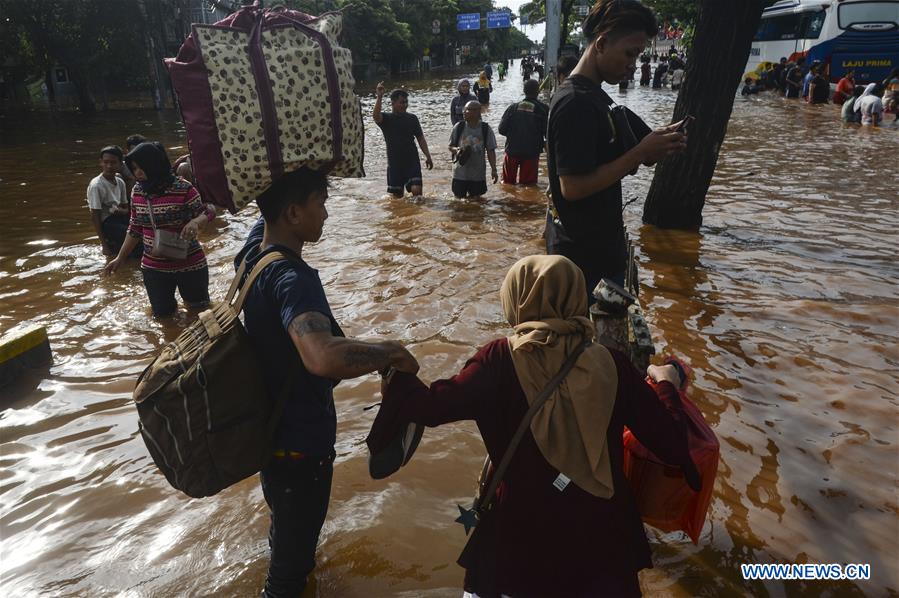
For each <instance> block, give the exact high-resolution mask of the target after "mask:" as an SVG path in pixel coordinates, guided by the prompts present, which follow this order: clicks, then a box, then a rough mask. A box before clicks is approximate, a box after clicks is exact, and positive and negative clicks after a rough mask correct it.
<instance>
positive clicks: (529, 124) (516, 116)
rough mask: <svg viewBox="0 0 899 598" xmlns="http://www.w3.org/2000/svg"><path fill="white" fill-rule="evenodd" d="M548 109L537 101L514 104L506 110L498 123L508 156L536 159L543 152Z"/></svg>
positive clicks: (526, 100) (523, 101)
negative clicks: (504, 139)
mask: <svg viewBox="0 0 899 598" xmlns="http://www.w3.org/2000/svg"><path fill="white" fill-rule="evenodd" d="M548 118H549V108H547V106H546V104H544V103H543V102H541V101H540V100H537V99H527V98H525V99H524V100H522V101H520V102H516V103H514V104H512V105H511V106H509V107H508V108H506V111H505V112H504V113H503V117H502V119H501V120H500V122H499V132H500V135H505V136H506V153H507V154H509V155H510V156H516V157H524V158H536V157H537V156H539V155H540V153H541V152H542V151H543V139H544V138H545V137H546V121H547V119H548Z"/></svg>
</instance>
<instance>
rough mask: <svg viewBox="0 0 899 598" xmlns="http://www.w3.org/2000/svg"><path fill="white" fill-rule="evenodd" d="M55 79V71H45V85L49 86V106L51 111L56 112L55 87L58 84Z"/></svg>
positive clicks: (50, 69) (49, 69)
mask: <svg viewBox="0 0 899 598" xmlns="http://www.w3.org/2000/svg"><path fill="white" fill-rule="evenodd" d="M54 79H55V77H54V76H53V69H52V68H48V69H47V70H46V71H44V85H46V86H47V104H48V105H49V106H50V111H51V112H52V111H54V110H56V108H57V106H56V88H55V87H54V85H55V84H56V83H55V81H54Z"/></svg>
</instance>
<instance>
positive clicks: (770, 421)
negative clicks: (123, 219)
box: [0, 65, 899, 597]
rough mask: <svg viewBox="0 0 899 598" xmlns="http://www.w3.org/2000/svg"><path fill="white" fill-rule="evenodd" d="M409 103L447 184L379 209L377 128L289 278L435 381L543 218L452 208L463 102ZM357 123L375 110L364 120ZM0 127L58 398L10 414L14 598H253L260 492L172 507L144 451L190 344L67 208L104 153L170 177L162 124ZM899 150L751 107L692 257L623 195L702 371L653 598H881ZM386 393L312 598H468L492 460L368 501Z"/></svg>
mask: <svg viewBox="0 0 899 598" xmlns="http://www.w3.org/2000/svg"><path fill="white" fill-rule="evenodd" d="M516 74H517V65H516V68H514V69H513V70H512V73H511V75H510V77H509V78H508V79H507V80H506V81H505V82H497V84H496V90H495V92H494V94H493V103H492V105H491V106H490V108H489V109H488V110H487V111H486V113H485V118H486V120H487V121H488V122H490V123H491V124H492V125H493V126H494V127H496V125H497V124H498V122H499V118H500V116H501V114H502V110H503V109H504V108H505V106H506V105H507V104H508V103H509V102H511V101H513V100H515V99H517V98H518V95H519V92H520V78H519V77H517V76H515V75H516ZM407 85H408V86H409V87H410V88H411V89H412V91H413V93H412V96H411V101H410V110H411V111H412V112H414V113H416V114H418V116H419V118H420V119H421V122H422V125H423V127H424V130H425V134H426V137H427V140H428V142H429V144H430V146H431V150H432V153H433V155H434V157H435V163H436V166H435V169H434V170H433V171H431V172H426V173H425V177H424V180H425V194H426V195H425V197H424V198H423V199H422V200H420V201H412V200H410V199H408V198H406V199H399V200H397V199H389V198H386V197H385V186H386V183H385V168H386V163H385V154H384V142H383V137H382V135H381V133H380V131H379V130H378V129H377V128H376V127H375V126H374V124H373V123H372V121H371V119H370V117H369V116H366V133H367V150H366V169H367V171H368V178H366V179H359V180H338V181H334V185H333V188H332V191H331V199H330V201H329V209H330V212H331V217H330V219H329V220H328V221H327V223H326V227H325V234H324V238H323V239H322V240H321V241H320V242H319V243H318V244H316V245H313V246H310V247H309V248H308V249H307V253H306V258H307V260H308V261H309V262H310V263H311V264H313V265H314V266H315V267H317V268H318V269H319V270H320V271H321V274H322V280H323V281H324V283H325V286H326V289H327V293H328V296H329V299H330V301H331V304H332V307H333V309H334V312H335V314H336V315H337V317H338V319H339V320H340V321H341V324H342V325H343V328H344V330H345V331H346V332H347V333H348V334H351V335H354V336H360V337H367V338H385V339H386V338H395V339H400V340H402V341H403V342H405V343H408V345H409V346H410V347H411V350H412V351H413V353H415V355H416V356H417V357H418V358H419V360H420V361H421V364H422V376H423V378H425V379H427V380H433V379H436V378H439V377H444V376H447V375H450V374H452V373H454V372H456V371H457V370H458V369H459V368H460V367H461V365H462V364H463V363H464V361H465V359H466V358H467V357H468V356H469V355H471V354H472V353H473V352H474V351H475V350H476V348H477V347H478V346H480V345H481V344H483V343H484V342H486V341H487V340H489V339H491V338H494V337H496V336H499V335H503V334H505V332H506V327H505V324H504V322H503V318H502V315H501V312H500V308H499V300H498V290H499V285H500V282H501V280H502V277H503V275H504V273H505V271H506V269H507V268H508V267H509V266H510V265H511V264H512V263H513V262H514V261H515V260H516V259H517V258H519V257H522V256H524V255H528V254H532V253H538V252H541V251H542V244H541V239H540V232H541V229H542V218H543V213H544V203H543V202H544V200H543V197H542V195H541V194H540V192H539V191H538V190H536V189H515V188H510V187H504V186H501V185H492V186H491V187H490V190H489V192H488V193H487V195H486V196H485V198H484V199H483V200H482V201H457V200H455V199H453V198H452V197H451V194H450V192H449V187H450V184H449V183H450V176H451V174H450V173H451V171H450V162H449V158H448V154H447V152H446V151H445V147H446V145H447V140H448V135H449V119H448V115H447V105H448V102H449V99H450V94H451V91H452V88H453V85H452V83H451V82H450V80H449V79H446V80H443V79H432V80H429V81H412V82H408V83H407ZM609 90H610V93H611V95H612V96H613V97H614V98H615V99H616V100H617V101H619V102H620V103H626V104H627V105H629V106H631V107H632V108H634V109H635V110H636V111H637V112H638V113H639V114H641V115H642V116H643V117H644V119H646V120H647V121H648V122H649V123H650V124H651V125H662V124H665V123H667V122H668V120H669V119H670V116H671V111H672V108H673V105H674V100H675V98H674V95H673V94H672V93H671V92H667V91H650V90H646V89H636V90H630V91H629V92H627V94H619V93H618V91H617V89H616V90H612V89H611V88H609ZM371 106H372V97H371V94H370V92H367V93H366V98H365V100H364V108H365V111H366V114H367V115H368V114H369V112H370V109H371ZM697 116H698V117H700V118H701V117H702V115H697ZM0 126H2V148H0V179H2V180H0V328H2V329H3V330H7V329H9V328H11V327H13V326H15V325H17V324H22V323H35V324H41V325H44V326H46V327H47V329H48V330H49V334H50V338H51V342H52V346H53V351H54V355H55V362H54V364H53V366H52V368H50V369H49V370H48V371H45V372H38V373H35V374H32V375H30V376H27V377H25V378H24V379H23V380H21V381H20V382H19V383H17V384H16V385H14V386H12V387H7V388H4V389H3V390H2V391H0V394H2V400H3V403H2V406H0V408H2V409H3V410H2V412H0V451H2V452H0V464H2V467H0V480H2V481H0V535H2V549H0V550H2V555H0V584H2V593H3V594H4V595H17V596H27V595H38V594H41V595H59V596H87V595H91V596H107V595H122V596H175V595H220V596H238V595H253V594H255V593H256V592H257V591H258V590H259V589H260V588H261V585H262V583H263V581H264V578H265V572H266V567H267V563H268V559H267V546H266V541H265V536H266V529H267V509H266V507H265V505H264V502H263V500H262V495H261V492H260V489H259V486H258V481H257V480H256V479H255V478H254V479H249V480H246V481H244V482H243V483H240V484H238V485H236V486H234V487H232V488H229V489H228V490H226V491H224V492H222V493H221V494H220V495H219V496H216V497H214V498H210V499H205V500H188V499H186V498H184V497H182V496H179V495H178V494H176V493H175V492H174V491H172V490H171V489H170V488H169V487H168V486H167V485H166V483H165V480H164V478H163V477H162V476H161V475H160V474H158V473H157V471H156V470H155V468H154V466H153V464H152V462H151V461H150V459H149V457H148V455H147V452H146V450H145V448H144V446H143V443H142V442H141V440H140V438H139V437H138V435H137V427H136V413H135V410H134V408H133V407H132V404H131V402H130V392H131V390H132V388H133V384H134V381H135V379H136V377H137V375H138V374H139V373H140V371H141V370H142V368H143V367H144V366H145V365H146V364H147V362H148V360H149V359H150V358H151V357H152V356H153V354H154V353H155V352H156V351H157V349H158V348H159V346H160V345H161V344H162V343H163V342H165V341H166V340H168V339H172V338H174V337H175V336H176V335H177V334H178V331H179V330H180V329H181V328H182V327H183V326H185V325H186V324H187V322H189V318H190V317H191V316H190V315H189V314H187V313H186V312H184V311H182V312H181V313H180V314H179V315H178V316H177V317H176V318H174V319H173V320H169V321H165V322H160V321H155V320H153V319H152V318H151V317H149V315H148V311H147V300H146V297H145V293H144V289H143V287H142V285H141V281H140V275H139V271H138V269H137V268H136V266H135V265H133V264H132V265H129V266H128V267H124V268H122V269H121V270H120V272H119V273H117V274H116V275H115V276H114V277H112V278H109V279H103V278H101V277H100V270H101V268H102V266H103V262H104V260H103V256H102V254H101V253H100V250H99V247H98V244H97V242H96V239H95V238H94V236H93V235H94V233H93V231H92V228H91V225H90V222H89V218H88V211H87V209H86V206H85V202H84V195H85V192H84V190H85V187H86V185H87V183H88V181H89V180H90V178H91V177H93V176H95V175H96V174H97V172H98V167H97V159H96V155H95V154H96V151H97V150H98V148H100V147H102V146H103V145H106V144H109V143H116V142H117V143H123V142H124V138H125V136H126V135H128V134H130V133H135V132H140V133H143V134H145V135H147V136H149V137H151V138H158V139H160V140H161V141H162V142H163V143H165V144H166V145H167V146H168V147H169V148H170V151H171V154H172V155H173V157H174V156H175V155H177V154H179V153H180V152H181V151H182V150H183V148H184V146H185V135H184V129H183V127H182V125H181V124H180V120H179V118H178V115H177V114H176V113H175V112H171V111H169V112H151V111H119V112H110V113H106V114H101V115H98V116H95V117H90V118H86V117H81V116H75V115H59V116H56V117H55V118H54V117H51V116H49V115H34V116H28V117H22V118H19V117H17V118H11V117H5V118H3V119H2V120H0ZM897 150H899V132H897V131H896V130H895V129H890V128H888V127H885V128H882V129H877V130H873V129H861V128H859V127H858V126H847V125H842V124H840V122H839V115H838V111H837V109H836V107H834V106H805V105H800V104H798V103H796V102H794V101H785V100H783V99H780V98H774V97H759V98H751V99H749V100H744V99H742V98H740V99H738V100H737V102H736V105H735V108H734V115H733V119H732V121H731V123H730V126H729V131H728V136H727V139H726V141H725V143H724V146H723V148H722V150H721V158H720V161H719V164H718V170H717V173H716V176H715V180H714V181H713V184H712V187H711V189H710V190H709V195H708V199H707V203H706V206H705V211H704V216H705V224H704V226H703V227H702V229H701V230H700V231H699V232H698V233H687V232H670V231H668V232H666V231H661V230H656V229H653V228H651V227H646V226H643V225H642V224H641V222H640V215H641V210H642V198H643V197H644V196H645V193H646V190H647V189H648V185H649V182H650V180H651V176H652V172H651V170H648V169H645V168H643V169H641V170H640V172H639V174H638V175H637V176H635V177H630V178H628V179H627V181H626V183H625V199H630V198H638V201H637V202H636V203H634V204H632V205H630V206H628V207H627V208H626V209H625V212H626V224H627V228H628V230H629V232H630V234H631V236H632V238H633V239H634V240H635V243H636V245H637V252H638V256H639V260H640V265H641V274H640V280H641V283H642V285H643V296H642V299H643V302H644V306H645V310H646V313H647V316H648V320H649V322H650V325H651V326H652V329H653V332H654V334H655V343H656V348H657V351H658V353H659V354H664V353H668V352H673V353H676V354H679V355H681V356H683V357H684V358H685V359H686V360H687V361H688V362H689V363H690V364H692V366H693V367H694V369H695V372H696V379H695V384H694V388H693V391H692V397H693V399H694V401H695V402H696V403H697V404H698V405H699V406H700V408H701V409H702V410H703V412H704V413H705V414H706V417H707V418H708V421H709V422H710V424H711V425H712V427H713V428H714V430H715V432H716V433H717V435H718V437H719V439H720V441H721V465H720V469H719V474H718V479H717V482H716V486H715V492H714V496H713V502H712V506H711V510H710V512H709V517H708V521H707V523H706V526H705V528H704V530H703V533H702V539H701V542H700V544H699V546H693V545H692V544H691V543H690V541H689V540H688V539H687V538H686V537H685V536H684V535H682V534H679V533H673V534H662V533H660V532H658V531H655V530H652V529H651V528H647V533H648V536H649V538H650V541H651V544H652V547H653V552H654V561H655V565H656V566H655V568H654V569H652V570H648V571H644V572H643V573H642V574H641V584H642V587H643V590H644V592H646V593H647V594H648V595H662V596H666V595H670V596H690V595H707V596H711V595H716V596H717V595H742V594H752V595H761V596H764V595H771V596H782V595H790V596H796V595H803V596H805V595H808V596H817V595H822V594H825V595H833V596H836V595H841V596H842V595H863V594H864V595H873V596H879V595H896V592H897V590H899V549H897V547H896V541H897V538H899V512H897V480H899V451H897V442H899V434H897V423H899V421H897V420H899V410H897V403H896V399H895V398H894V393H895V389H896V388H897V378H899V366H897V364H899V350H897V346H899V343H897V341H899V312H897V295H899V290H897V286H896V280H897V279H899V265H897V260H896V247H897V240H899V239H897V235H896V230H897V226H899V217H897V203H899V202H897V187H899V181H897V178H896V173H895V170H894V169H895V156H896V155H897ZM500 156H501V152H500ZM545 181H546V178H545V169H543V168H542V169H541V185H543V184H544V183H545ZM256 216H257V214H256V212H255V208H251V209H247V210H246V211H244V212H241V213H240V214H238V215H236V216H230V215H225V216H224V217H222V218H221V219H219V220H218V221H216V222H215V223H214V224H213V225H211V226H210V227H209V228H208V229H207V230H206V231H205V232H204V233H203V235H202V241H203V245H204V247H205V249H206V251H207V253H208V255H209V261H210V268H211V278H212V283H211V293H212V296H213V298H221V297H222V296H223V295H224V292H225V289H226V286H227V283H228V281H229V279H230V276H231V273H232V267H231V259H232V256H233V254H234V253H235V252H236V251H237V249H238V247H239V246H240V245H241V244H242V240H243V238H244V237H245V234H246V233H247V232H248V230H249V228H250V226H251V225H252V223H253V221H254V220H255V218H256ZM377 392H378V383H377V380H376V378H375V377H374V376H366V377H362V378H359V379H356V380H349V381H346V382H344V383H342V384H341V385H340V386H339V388H338V390H337V391H336V403H337V407H338V412H339V415H338V417H339V429H338V442H337V453H338V458H337V462H336V466H335V476H334V487H333V493H332V499H331V507H330V511H329V513H328V519H327V522H326V524H325V528H324V530H323V533H322V538H321V544H320V548H319V566H318V568H317V570H316V572H315V574H314V576H315V581H314V584H313V588H312V589H311V590H310V591H309V594H308V595H315V596H323V597H326V596H458V595H460V594H461V590H460V587H461V582H462V576H463V573H462V570H461V569H460V568H459V567H458V566H457V565H456V564H455V560H456V558H457V556H458V554H459V552H460V550H461V548H462V546H463V545H464V542H465V536H464V534H463V532H462V530H461V527H460V526H459V525H457V524H454V523H453V519H454V517H455V516H456V514H457V511H456V507H455V505H456V503H465V502H466V501H469V500H470V497H471V495H472V491H473V488H474V482H475V477H476V475H477V472H478V470H479V467H480V464H481V460H482V458H483V455H484V449H483V446H482V444H481V442H480V440H479V437H478V435H477V431H476V428H475V427H474V425H472V424H470V423H460V424H457V425H447V426H444V427H442V428H439V429H431V430H428V431H427V433H426V436H425V439H424V442H423V444H422V445H421V447H420V448H419V449H418V453H417V455H416V457H415V460H414V461H413V462H412V463H411V464H410V465H409V466H408V467H406V468H405V469H404V470H403V471H402V472H401V473H400V474H398V475H396V476H394V477H393V478H391V479H389V480H387V481H380V482H378V481H373V480H371V479H369V477H368V474H367V469H366V467H367V465H366V449H365V447H364V445H363V444H362V441H363V439H364V437H365V435H366V433H367V430H368V428H369V425H370V423H371V421H372V418H373V414H372V412H371V411H368V412H365V411H363V410H362V407H363V406H366V405H369V404H370V403H372V402H374V401H376V400H377ZM560 541H564V530H560ZM597 541H598V542H609V541H612V542H613V541H614V538H597ZM754 562H789V563H806V562H808V563H870V565H871V579H870V580H869V581H857V582H847V581H840V582H835V581H829V582H823V581H805V582H798V581H793V582H783V581H767V582H759V581H756V582H748V581H744V580H743V579H742V577H741V574H740V568H739V566H740V564H741V563H754Z"/></svg>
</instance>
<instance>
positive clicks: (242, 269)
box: [225, 251, 249, 305]
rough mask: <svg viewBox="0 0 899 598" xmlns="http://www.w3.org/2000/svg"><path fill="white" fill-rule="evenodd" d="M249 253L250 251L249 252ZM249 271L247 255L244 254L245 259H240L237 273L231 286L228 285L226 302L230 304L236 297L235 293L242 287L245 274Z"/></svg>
mask: <svg viewBox="0 0 899 598" xmlns="http://www.w3.org/2000/svg"><path fill="white" fill-rule="evenodd" d="M247 253H249V251H248V252H247ZM246 271H247V256H246V255H244V256H243V259H242V260H240V265H239V266H238V267H237V274H235V275H234V278H233V279H232V280H231V286H229V287H228V292H227V293H225V303H226V304H228V305H230V304H231V302H232V301H233V299H234V295H236V294H237V289H238V288H240V283H241V282H242V281H243V276H244V274H246Z"/></svg>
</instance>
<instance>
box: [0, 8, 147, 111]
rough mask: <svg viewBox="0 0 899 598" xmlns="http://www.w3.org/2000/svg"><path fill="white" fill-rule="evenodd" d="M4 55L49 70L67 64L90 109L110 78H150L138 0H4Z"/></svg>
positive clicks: (29, 68)
mask: <svg viewBox="0 0 899 598" xmlns="http://www.w3.org/2000/svg"><path fill="white" fill-rule="evenodd" d="M0 15H3V19H2V20H3V31H2V33H3V36H2V37H3V42H2V49H3V51H4V56H5V57H7V59H11V60H12V61H13V62H15V63H16V64H18V65H21V66H22V67H24V68H25V69H26V70H27V71H28V72H32V73H34V74H35V75H37V74H40V75H43V74H45V73H47V72H48V70H49V69H50V68H52V67H53V66H56V65H62V66H64V67H66V69H67V70H68V72H69V76H70V77H71V80H72V82H73V83H74V84H75V86H76V90H77V92H78V100H79V106H80V108H81V110H82V111H84V112H92V111H93V110H95V108H96V106H95V101H94V87H99V88H101V89H102V88H103V85H104V83H105V81H106V80H107V79H113V78H115V79H118V80H119V81H132V82H134V81H135V80H137V82H139V83H145V82H146V75H145V73H146V72H147V62H146V56H147V53H146V50H145V48H144V43H143V35H142V32H141V30H140V22H141V18H140V13H139V12H138V7H137V3H136V2H135V1H134V0H124V1H121V2H105V1H103V0H80V1H78V2H69V1H65V0H30V1H29V2H23V1H21V0H0Z"/></svg>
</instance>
